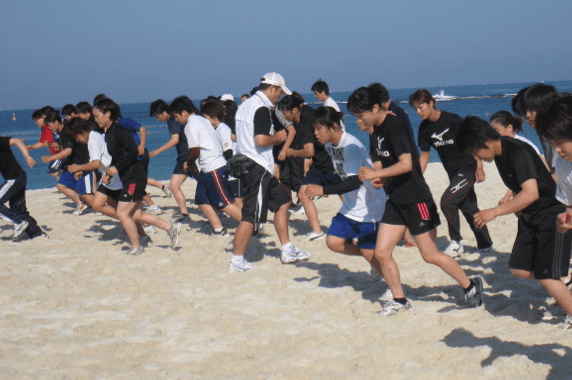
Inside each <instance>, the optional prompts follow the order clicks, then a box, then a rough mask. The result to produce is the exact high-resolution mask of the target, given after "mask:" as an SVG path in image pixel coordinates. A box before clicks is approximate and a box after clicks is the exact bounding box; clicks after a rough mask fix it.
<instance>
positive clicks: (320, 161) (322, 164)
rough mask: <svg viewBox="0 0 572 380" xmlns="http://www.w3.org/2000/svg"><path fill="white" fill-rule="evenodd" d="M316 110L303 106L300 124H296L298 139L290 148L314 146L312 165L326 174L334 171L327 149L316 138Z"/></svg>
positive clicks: (296, 138)
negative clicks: (313, 122)
mask: <svg viewBox="0 0 572 380" xmlns="http://www.w3.org/2000/svg"><path fill="white" fill-rule="evenodd" d="M314 112H315V111H314V109H313V108H312V107H310V106H308V105H303V106H302V108H301V109H300V124H298V123H294V128H296V137H295V138H294V141H293V142H292V145H291V146H290V147H291V148H292V149H297V150H298V149H304V145H306V144H308V143H313V144H314V156H313V157H312V165H313V166H314V167H315V168H316V169H319V170H321V171H322V172H324V173H328V172H331V171H333V170H334V164H333V163H332V158H331V157H330V155H329V154H328V152H326V149H325V148H324V146H323V145H322V144H320V143H319V142H318V141H317V140H316V137H315V136H314V128H313V127H312V121H313V120H314Z"/></svg>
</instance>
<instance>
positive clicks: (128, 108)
mask: <svg viewBox="0 0 572 380" xmlns="http://www.w3.org/2000/svg"><path fill="white" fill-rule="evenodd" d="M531 84H534V83H533V82H530V83H510V84H489V85H470V86H437V87H427V89H428V90H429V91H431V93H432V94H434V95H437V97H436V98H437V108H438V109H441V110H444V111H449V112H452V113H456V114H458V115H460V116H463V117H464V116H467V115H475V116H478V117H481V118H483V119H485V120H487V121H488V119H489V117H490V115H492V114H493V113H495V112H497V111H500V110H507V111H511V106H510V103H511V100H512V98H513V97H514V95H516V93H517V92H518V91H519V90H520V89H521V88H523V87H526V86H529V85H531ZM550 84H553V85H554V86H556V88H557V89H558V90H559V91H562V92H564V91H568V92H572V81H556V82H550ZM415 90H417V88H409V89H390V90H389V93H390V95H391V99H392V101H393V102H395V103H397V104H399V106H400V107H402V108H403V109H404V110H405V111H406V112H407V114H408V115H409V118H410V120H411V124H412V126H413V130H414V131H415V133H417V129H418V127H419V124H420V123H421V118H420V117H419V116H418V115H417V113H416V112H415V111H414V110H413V109H412V108H411V106H410V105H409V102H408V99H409V94H411V93H412V92H414V91H415ZM350 93H351V92H333V93H331V94H330V95H331V96H332V98H333V99H334V100H335V101H337V102H338V103H339V104H340V108H341V110H342V111H343V112H345V113H346V118H345V125H346V130H347V131H348V132H349V133H351V134H353V135H354V136H356V137H357V138H359V139H360V140H361V141H362V142H363V143H364V145H366V146H367V144H368V136H367V134H366V133H365V132H361V131H360V130H359V129H358V127H357V124H356V118H355V117H353V116H351V115H348V114H347V110H346V107H345V103H346V101H347V98H348V96H349V95H350ZM235 96H237V97H238V96H239V94H235ZM302 96H303V97H304V99H305V100H306V102H308V104H310V105H311V106H312V107H318V106H319V105H320V104H319V103H318V102H317V101H316V99H315V98H314V96H313V94H303V95H302ZM76 100H77V101H80V100H83V99H79V100H78V99H76ZM152 100H154V99H151V100H150V102H151V101H152ZM193 101H194V102H195V104H196V105H198V104H199V100H193ZM74 102H75V100H74ZM150 102H149V103H132V104H120V107H121V111H122V114H123V116H124V117H130V118H132V119H135V120H137V121H139V122H140V123H141V124H143V125H144V126H146V127H147V132H148V137H147V149H148V150H149V151H152V150H154V149H156V148H158V147H160V146H161V145H163V144H164V143H165V142H167V141H168V140H169V132H168V130H167V125H166V124H162V123H160V122H158V121H157V120H156V119H155V118H153V117H150V116H149V105H150ZM46 104H49V102H46ZM33 112H34V110H33V109H28V110H3V111H0V136H12V137H17V138H21V139H24V140H25V143H26V144H27V145H30V144H33V143H35V142H37V141H38V140H39V137H40V130H39V128H38V127H37V126H36V124H35V123H34V121H33V120H32V113H33ZM14 117H15V119H16V120H13V118H14ZM523 135H524V136H525V137H526V138H528V139H529V140H531V141H533V142H534V143H535V144H536V145H537V146H538V147H539V148H540V142H539V141H538V137H537V135H536V132H535V131H534V130H533V129H531V128H530V126H529V125H528V124H526V123H524V133H523ZM415 137H416V138H417V136H415ZM13 150H14V152H15V154H16V157H17V158H18V159H19V161H20V163H21V165H22V167H24V169H25V170H26V172H27V174H28V189H43V188H51V187H54V186H55V181H54V179H53V177H52V176H50V175H48V174H47V172H46V170H47V164H44V163H43V162H42V161H41V160H40V157H41V156H43V155H49V151H48V149H47V148H44V149H37V150H33V151H31V152H30V154H31V155H32V157H33V158H34V159H35V160H36V161H37V164H36V167H35V168H34V169H30V168H28V166H27V165H26V163H25V161H24V159H23V157H22V156H21V154H20V152H19V151H18V149H17V148H15V147H14V148H13ZM175 157H176V154H175V150H174V148H173V149H171V150H169V151H167V152H164V153H162V154H160V155H158V156H157V157H155V158H153V159H152V160H151V161H150V164H149V176H150V177H152V178H155V179H157V180H160V181H162V180H168V179H169V178H170V177H171V173H172V170H173V166H174V163H175ZM431 161H432V162H438V161H439V156H438V155H437V154H436V152H435V151H434V150H432V151H431Z"/></svg>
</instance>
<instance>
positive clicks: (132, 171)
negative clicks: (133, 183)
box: [105, 122, 147, 182]
mask: <svg viewBox="0 0 572 380" xmlns="http://www.w3.org/2000/svg"><path fill="white" fill-rule="evenodd" d="M105 142H106V144H107V151H108V152H109V154H110V155H111V166H115V168H116V169H117V171H118V173H119V178H120V179H121V181H123V182H126V180H127V179H130V178H146V177H147V175H146V174H145V169H144V168H143V165H142V164H141V162H140V161H139V160H138V159H137V155H138V154H139V148H138V147H137V144H136V143H135V140H133V136H132V134H131V132H130V131H128V130H127V129H125V128H123V127H122V126H120V125H119V124H117V123H115V122H114V123H113V124H112V125H111V127H109V129H108V130H107V133H106V134H105Z"/></svg>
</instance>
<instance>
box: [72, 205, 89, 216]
mask: <svg viewBox="0 0 572 380" xmlns="http://www.w3.org/2000/svg"><path fill="white" fill-rule="evenodd" d="M85 210H87V205H86V204H85V203H80V204H79V205H77V207H76V209H75V211H74V212H73V214H74V215H81V214H83V212H84V211H85Z"/></svg>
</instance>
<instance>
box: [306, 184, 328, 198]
mask: <svg viewBox="0 0 572 380" xmlns="http://www.w3.org/2000/svg"><path fill="white" fill-rule="evenodd" d="M304 194H306V196H308V197H320V196H322V195H324V188H323V187H322V186H320V185H307V186H306V191H305V192H304Z"/></svg>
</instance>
